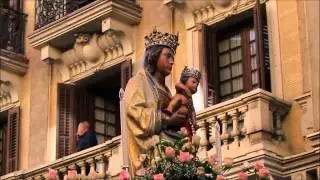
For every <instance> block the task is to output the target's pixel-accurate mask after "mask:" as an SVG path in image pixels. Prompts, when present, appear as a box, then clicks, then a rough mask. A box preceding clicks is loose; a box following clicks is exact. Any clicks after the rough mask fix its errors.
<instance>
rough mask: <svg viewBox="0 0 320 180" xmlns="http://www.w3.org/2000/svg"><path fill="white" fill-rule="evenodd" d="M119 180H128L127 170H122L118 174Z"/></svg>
mask: <svg viewBox="0 0 320 180" xmlns="http://www.w3.org/2000/svg"><path fill="white" fill-rule="evenodd" d="M119 180H129V173H128V171H127V170H124V169H123V170H122V171H121V172H120V176H119Z"/></svg>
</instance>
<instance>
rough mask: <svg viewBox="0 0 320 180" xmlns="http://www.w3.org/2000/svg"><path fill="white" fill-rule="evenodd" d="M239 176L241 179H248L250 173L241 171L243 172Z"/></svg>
mask: <svg viewBox="0 0 320 180" xmlns="http://www.w3.org/2000/svg"><path fill="white" fill-rule="evenodd" d="M238 177H239V180H247V179H248V173H246V172H242V171H241V172H240V173H239V174H238Z"/></svg>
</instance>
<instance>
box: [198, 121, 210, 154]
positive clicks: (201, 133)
mask: <svg viewBox="0 0 320 180" xmlns="http://www.w3.org/2000/svg"><path fill="white" fill-rule="evenodd" d="M197 124H198V126H199V130H198V132H197V134H198V135H199V136H200V137H201V139H200V146H199V150H198V157H199V158H200V159H205V158H206V157H207V146H208V140H207V131H206V126H205V125H206V121H205V120H204V119H203V120H201V121H198V122H197Z"/></svg>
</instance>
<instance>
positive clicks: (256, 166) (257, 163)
mask: <svg viewBox="0 0 320 180" xmlns="http://www.w3.org/2000/svg"><path fill="white" fill-rule="evenodd" d="M263 167H264V165H263V162H262V161H258V162H256V164H255V165H254V168H255V169H256V170H258V171H259V170H260V169H262V168H263Z"/></svg>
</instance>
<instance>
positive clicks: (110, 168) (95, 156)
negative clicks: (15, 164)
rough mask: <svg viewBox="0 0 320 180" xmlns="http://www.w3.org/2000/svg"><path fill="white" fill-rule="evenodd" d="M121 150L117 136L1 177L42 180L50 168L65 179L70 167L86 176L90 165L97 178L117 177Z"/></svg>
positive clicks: (60, 177) (9, 179)
mask: <svg viewBox="0 0 320 180" xmlns="http://www.w3.org/2000/svg"><path fill="white" fill-rule="evenodd" d="M121 152H122V148H121V138H120V137H115V138H113V139H111V140H109V141H106V142H105V143H103V144H99V145H97V146H95V147H92V148H89V149H86V150H83V151H81V152H77V153H74V154H71V155H69V156H65V157H63V158H60V159H57V160H55V161H53V162H50V163H47V164H43V165H40V166H38V167H36V168H33V169H28V170H21V171H16V172H13V173H10V174H7V175H4V176H2V177H0V179H2V180H13V179H25V180H40V179H41V180H42V179H46V177H47V172H48V168H52V169H55V170H57V171H58V173H59V179H63V176H64V175H65V174H66V173H67V170H68V169H76V170H77V171H78V172H79V174H81V176H82V177H85V175H86V171H87V172H88V170H89V167H90V170H95V172H97V178H96V179H105V178H108V179H113V178H115V179H117V178H116V177H117V176H118V174H119V172H120V170H121V165H122V153H121ZM86 168H87V169H86Z"/></svg>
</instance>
